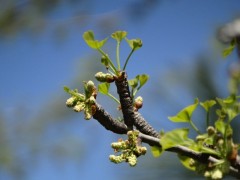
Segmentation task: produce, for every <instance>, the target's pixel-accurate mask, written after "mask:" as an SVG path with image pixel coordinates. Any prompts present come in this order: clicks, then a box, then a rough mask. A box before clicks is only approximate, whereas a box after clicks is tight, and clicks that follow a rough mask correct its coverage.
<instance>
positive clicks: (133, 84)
mask: <svg viewBox="0 0 240 180" xmlns="http://www.w3.org/2000/svg"><path fill="white" fill-rule="evenodd" d="M128 84H129V86H131V87H132V88H133V89H135V88H136V87H137V86H138V79H137V78H134V79H130V80H128Z"/></svg>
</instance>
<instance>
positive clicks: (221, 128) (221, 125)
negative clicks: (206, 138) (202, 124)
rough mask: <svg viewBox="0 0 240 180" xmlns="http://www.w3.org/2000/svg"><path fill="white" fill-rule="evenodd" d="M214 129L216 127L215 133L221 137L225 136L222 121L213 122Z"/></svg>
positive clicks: (224, 127) (224, 125)
mask: <svg viewBox="0 0 240 180" xmlns="http://www.w3.org/2000/svg"><path fill="white" fill-rule="evenodd" d="M215 127H216V129H217V131H218V132H220V133H221V134H222V135H224V134H225V130H226V123H225V122H223V121H222V120H217V121H216V122H215Z"/></svg>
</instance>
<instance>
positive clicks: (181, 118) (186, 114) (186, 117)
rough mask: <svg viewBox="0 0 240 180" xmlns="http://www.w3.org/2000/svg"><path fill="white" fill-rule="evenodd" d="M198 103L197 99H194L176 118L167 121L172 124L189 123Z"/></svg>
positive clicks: (172, 117)
mask: <svg viewBox="0 0 240 180" xmlns="http://www.w3.org/2000/svg"><path fill="white" fill-rule="evenodd" d="M198 102H199V101H198V99H196V100H195V103H194V104H192V105H190V106H187V107H186V108H184V109H182V110H181V111H180V112H179V113H178V114H177V115H176V116H171V117H168V119H169V120H171V121H173V122H190V121H191V117H192V113H193V112H194V111H195V109H196V108H197V106H198Z"/></svg>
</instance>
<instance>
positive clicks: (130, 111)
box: [115, 71, 159, 137]
mask: <svg viewBox="0 0 240 180" xmlns="http://www.w3.org/2000/svg"><path fill="white" fill-rule="evenodd" d="M115 84H116V86H117V92H118V94H119V98H120V103H121V109H122V113H123V118H124V122H125V124H126V125H127V126H128V127H129V129H133V125H134V126H136V128H137V129H138V130H139V131H140V132H142V133H144V134H147V135H151V136H154V137H159V133H158V132H157V131H156V130H154V128H153V127H152V126H151V125H150V124H148V123H147V121H146V120H145V119H144V118H143V117H142V115H141V114H140V113H139V112H136V111H134V107H133V100H132V98H131V96H130V91H129V86H128V81H127V74H126V73H125V72H124V71H122V72H121V76H120V77H119V78H116V80H115Z"/></svg>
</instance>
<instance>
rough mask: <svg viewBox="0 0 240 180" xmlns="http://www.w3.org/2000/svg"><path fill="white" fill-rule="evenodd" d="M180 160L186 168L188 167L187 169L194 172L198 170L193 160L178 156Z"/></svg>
mask: <svg viewBox="0 0 240 180" xmlns="http://www.w3.org/2000/svg"><path fill="white" fill-rule="evenodd" d="M178 158H179V160H180V162H181V163H182V165H183V166H184V167H186V168H187V169H189V170H192V171H195V170H196V166H194V165H192V163H193V161H194V160H193V159H192V158H190V157H187V156H183V155H180V154H178Z"/></svg>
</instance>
